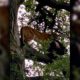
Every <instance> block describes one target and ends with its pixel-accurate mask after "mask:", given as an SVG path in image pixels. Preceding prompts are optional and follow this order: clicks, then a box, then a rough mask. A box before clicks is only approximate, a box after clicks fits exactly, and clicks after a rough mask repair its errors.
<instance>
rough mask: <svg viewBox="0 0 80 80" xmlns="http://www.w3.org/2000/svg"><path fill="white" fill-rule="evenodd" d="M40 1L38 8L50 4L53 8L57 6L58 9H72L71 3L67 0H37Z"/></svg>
mask: <svg viewBox="0 0 80 80" xmlns="http://www.w3.org/2000/svg"><path fill="white" fill-rule="evenodd" d="M37 1H38V2H39V5H38V9H37V10H39V8H42V7H43V6H46V5H47V6H50V7H52V8H56V9H65V10H67V11H70V9H71V8H70V4H69V3H65V2H58V1H55V0H37Z"/></svg>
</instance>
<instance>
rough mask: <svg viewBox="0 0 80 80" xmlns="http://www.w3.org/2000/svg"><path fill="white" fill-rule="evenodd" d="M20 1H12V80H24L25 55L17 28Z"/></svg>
mask: <svg viewBox="0 0 80 80" xmlns="http://www.w3.org/2000/svg"><path fill="white" fill-rule="evenodd" d="M18 1H21V0H10V54H11V59H10V74H11V75H10V80H24V79H25V76H24V70H23V62H24V53H23V52H22V49H21V48H20V47H19V46H20V41H19V34H18V26H17V11H18V7H19V5H18Z"/></svg>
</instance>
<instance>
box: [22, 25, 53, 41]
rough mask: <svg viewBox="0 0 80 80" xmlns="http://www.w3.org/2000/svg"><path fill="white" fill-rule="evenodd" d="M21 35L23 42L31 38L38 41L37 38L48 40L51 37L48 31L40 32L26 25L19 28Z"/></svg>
mask: <svg viewBox="0 0 80 80" xmlns="http://www.w3.org/2000/svg"><path fill="white" fill-rule="evenodd" d="M21 36H22V39H23V41H25V42H27V41H30V40H32V39H33V40H35V41H39V40H41V41H44V40H48V39H49V38H50V37H51V35H50V34H48V33H45V32H43V33H41V32H39V31H38V30H36V29H33V28H31V27H28V26H26V27H22V28H21Z"/></svg>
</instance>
